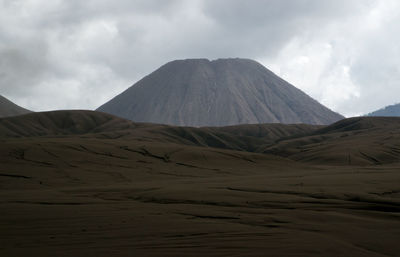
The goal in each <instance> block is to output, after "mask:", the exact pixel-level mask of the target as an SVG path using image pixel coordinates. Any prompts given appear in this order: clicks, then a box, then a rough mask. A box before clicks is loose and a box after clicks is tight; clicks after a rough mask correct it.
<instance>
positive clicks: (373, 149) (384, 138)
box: [0, 111, 400, 165]
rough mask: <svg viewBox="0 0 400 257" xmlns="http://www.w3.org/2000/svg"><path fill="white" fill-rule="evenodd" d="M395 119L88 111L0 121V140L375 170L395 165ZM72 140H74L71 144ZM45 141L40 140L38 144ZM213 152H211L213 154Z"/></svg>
mask: <svg viewBox="0 0 400 257" xmlns="http://www.w3.org/2000/svg"><path fill="white" fill-rule="evenodd" d="M397 131H400V118H397V117H356V118H349V119H344V120H341V121H338V122H336V123H334V124H331V125H329V126H318V125H306V124H292V125H287V124H252V125H236V126H227V127H202V128H193V127H177V126H169V125H159V124H149V123H134V122H132V121H129V120H125V119H122V118H119V117H116V116H113V115H110V114H106V113H101V112H94V111H54V112H40V113H31V114H26V115H20V116H16V117H8V118H0V138H2V139H6V138H11V137H13V138H14V137H38V136H40V137H48V138H50V137H53V138H54V137H65V138H66V140H67V141H69V140H73V141H77V142H79V140H80V139H82V138H87V139H90V140H92V139H93V142H98V140H102V139H105V140H104V141H102V142H111V141H112V140H109V139H114V140H116V141H118V142H120V144H122V146H123V145H124V143H125V142H136V143H135V144H137V145H138V146H140V145H146V144H148V143H155V144H158V145H160V146H162V147H163V148H165V149H170V148H180V147H183V146H185V147H186V146H191V147H193V146H195V147H199V148H203V149H208V150H210V149H209V148H221V149H228V150H239V151H243V152H244V151H245V152H253V153H264V154H268V155H269V156H270V155H275V156H279V157H283V158H288V159H290V160H294V161H299V162H305V163H313V164H321V165H379V164H388V163H395V162H399V160H400V147H399V145H398V142H399V140H400V133H398V132H397ZM73 138H75V139H73ZM44 140H46V139H44ZM214 150H215V149H214Z"/></svg>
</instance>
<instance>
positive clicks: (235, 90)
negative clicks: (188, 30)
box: [97, 58, 344, 126]
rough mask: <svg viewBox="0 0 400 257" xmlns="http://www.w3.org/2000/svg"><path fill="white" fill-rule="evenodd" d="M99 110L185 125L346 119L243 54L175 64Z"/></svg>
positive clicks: (328, 121) (323, 121) (157, 121)
mask: <svg viewBox="0 0 400 257" xmlns="http://www.w3.org/2000/svg"><path fill="white" fill-rule="evenodd" d="M97 110H98V111H102V112H107V113H110V114H114V115H117V116H120V117H123V118H126V119H130V120H132V121H136V122H153V123H162V124H171V125H179V126H228V125H237V124H260V123H285V124H290V123H306V124H331V123H333V122H335V121H338V120H340V119H343V118H344V117H343V116H341V115H340V114H338V113H335V112H333V111H331V110H329V109H328V108H326V107H325V106H323V105H321V104H320V103H318V102H317V101H316V100H314V99H312V98H311V97H309V96H308V95H306V94H305V93H304V92H302V91H301V90H299V89H297V88H295V87H294V86H293V85H291V84H289V83H288V82H286V81H285V80H283V79H281V78H279V77H278V76H277V75H275V74H274V73H273V72H271V71H269V70H268V69H267V68H265V67H264V66H262V65H261V64H259V63H257V62H256V61H253V60H248V59H238V58H237V59H218V60H214V61H209V60H207V59H188V60H177V61H172V62H169V63H167V64H165V65H164V66H162V67H160V68H159V69H157V70H156V71H154V72H153V73H151V74H150V75H148V76H146V77H144V78H143V79H142V80H140V81H139V82H137V83H136V84H134V85H133V86H132V87H130V88H128V89H127V90H126V91H124V92H123V93H121V94H120V95H118V96H116V97H114V98H113V99H112V100H110V101H109V102H107V103H105V104H104V105H102V106H100V107H99V108H98V109H97Z"/></svg>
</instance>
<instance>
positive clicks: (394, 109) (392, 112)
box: [367, 104, 400, 117]
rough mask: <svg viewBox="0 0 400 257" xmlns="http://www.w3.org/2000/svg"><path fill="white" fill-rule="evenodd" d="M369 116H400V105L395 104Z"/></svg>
mask: <svg viewBox="0 0 400 257" xmlns="http://www.w3.org/2000/svg"><path fill="white" fill-rule="evenodd" d="M367 116H392V117H397V116H400V104H393V105H389V106H386V107H385V108H382V109H379V110H377V111H374V112H371V113H369V114H367Z"/></svg>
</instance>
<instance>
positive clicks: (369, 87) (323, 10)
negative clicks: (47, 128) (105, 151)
mask: <svg viewBox="0 0 400 257" xmlns="http://www.w3.org/2000/svg"><path fill="white" fill-rule="evenodd" d="M398 7H400V6H399V4H398V2H397V1H395V0H393V1H391V0H376V1H369V0H353V1H345V0H338V1H320V0H293V1H285V0H283V1H282V0H279V1H278V0H269V1H259V0H257V1H256V0H249V1H238V0H229V1H228V0H219V1H213V0H192V1H185V0H170V1H168V0H166V1H160V0H159V1H157V0H151V1H150V0H141V1H140V0H139V1H129V0H119V1H108V0H88V1H78V0H69V1H67V0H54V1H43V0H42V1H40V0H13V1H8V0H0V94H2V95H4V96H6V97H8V98H10V99H11V100H13V101H15V102H16V103H18V104H19V105H22V106H24V107H27V108H30V109H33V110H36V111H40V110H51V109H69V108H73V109H94V108H96V107H98V106H100V105H101V104H103V103H104V102H105V101H107V100H108V99H110V98H112V97H113V96H115V95H116V94H118V93H120V92H122V91H123V90H124V89H126V88H127V87H129V86H130V85H132V84H133V83H134V82H136V81H137V80H139V79H140V78H141V77H143V76H145V75H147V74H148V73H150V72H152V71H153V70H155V69H156V68H158V67H159V66H161V65H163V64H164V63H166V62H168V61H171V60H173V59H182V58H196V57H201V58H210V59H215V58H221V57H246V58H253V59H256V60H258V61H260V62H261V63H263V64H264V65H266V66H267V67H268V68H270V69H271V70H273V71H274V72H275V73H277V74H278V75H280V76H282V77H283V78H284V79H286V80H288V81H289V82H291V83H292V84H294V85H295V86H297V87H299V88H301V89H302V90H303V91H305V92H306V93H308V94H310V95H311V96H313V97H314V98H316V99H317V100H319V101H321V102H322V103H324V104H326V105H327V106H328V107H330V108H332V109H334V110H336V111H339V112H341V113H343V114H345V115H348V116H351V115H357V114H362V113H366V112H369V111H372V110H374V109H377V108H379V107H382V106H384V105H387V104H391V103H393V102H398V101H400V100H399V99H397V97H396V95H399V93H400V87H398V84H399V83H398V82H399V79H400V71H399V68H398V67H400V66H399V61H398V60H400V58H399V57H400V56H399V55H400V51H399V47H398V46H399V45H400V44H399V39H400V36H399V35H398V33H397V31H399V26H400V25H397V24H400V22H399V21H400V20H399V16H400V15H399V14H398V13H397V11H396V10H398Z"/></svg>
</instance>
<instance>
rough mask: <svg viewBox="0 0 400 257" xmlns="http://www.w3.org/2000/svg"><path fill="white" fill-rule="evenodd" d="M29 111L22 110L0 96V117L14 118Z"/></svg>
mask: <svg viewBox="0 0 400 257" xmlns="http://www.w3.org/2000/svg"><path fill="white" fill-rule="evenodd" d="M29 112H31V111H29V110H27V109H24V108H22V107H20V106H18V105H16V104H15V103H13V102H11V101H10V100H8V99H7V98H5V97H3V96H1V95H0V117H9V116H16V115H21V114H25V113H29Z"/></svg>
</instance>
